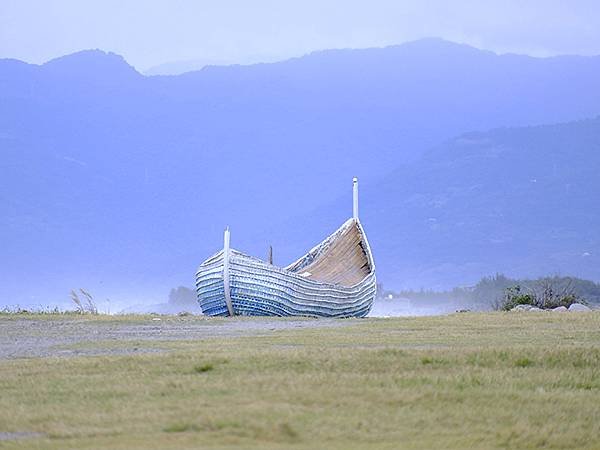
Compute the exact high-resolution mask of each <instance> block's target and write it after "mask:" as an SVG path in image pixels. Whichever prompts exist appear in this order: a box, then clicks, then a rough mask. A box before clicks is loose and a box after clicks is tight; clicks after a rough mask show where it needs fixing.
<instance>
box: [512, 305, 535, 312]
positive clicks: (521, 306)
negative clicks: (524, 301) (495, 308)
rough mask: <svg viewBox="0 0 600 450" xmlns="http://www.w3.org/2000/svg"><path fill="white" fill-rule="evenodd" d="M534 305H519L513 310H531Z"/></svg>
mask: <svg viewBox="0 0 600 450" xmlns="http://www.w3.org/2000/svg"><path fill="white" fill-rule="evenodd" d="M531 308H533V306H531V305H517V306H515V307H514V308H513V309H511V311H529V310H530V309H531Z"/></svg>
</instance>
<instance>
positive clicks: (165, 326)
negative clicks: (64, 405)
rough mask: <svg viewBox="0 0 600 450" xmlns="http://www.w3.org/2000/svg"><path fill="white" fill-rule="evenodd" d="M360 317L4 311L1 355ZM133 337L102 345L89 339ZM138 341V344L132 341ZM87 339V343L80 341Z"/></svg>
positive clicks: (326, 324) (102, 350)
mask: <svg viewBox="0 0 600 450" xmlns="http://www.w3.org/2000/svg"><path fill="white" fill-rule="evenodd" d="M353 323H357V320H356V319H346V320H340V319H280V318H262V317H259V318H234V319H215V318H206V317H202V316H186V317H177V316H161V317H148V316H140V318H129V317H128V318H127V319H123V318H118V319H115V320H111V319H110V318H101V319H95V318H90V317H81V318H78V317H72V316H67V317H61V316H52V317H43V318H36V317H31V318H28V317H16V316H5V317H0V360H6V359H14V358H36V357H47V356H58V357H60V356H66V357H68V356H79V355H105V354H131V353H143V352H146V353H147V352H157V351H164V349H160V348H157V347H156V346H146V347H145V346H144V342H149V341H177V340H195V339H207V338H215V337H236V336H246V335H257V334H268V333H272V332H275V331H278V330H290V329H306V328H330V327H339V326H345V325H350V324H353ZM120 341H121V342H125V341H128V342H131V343H132V345H131V346H129V345H125V346H118V345H117V346H111V345H107V346H106V347H102V345H98V346H92V345H91V346H89V348H86V345H85V344H87V343H92V344H93V343H95V342H96V343H98V342H101V343H104V342H108V343H109V344H110V343H112V342H115V343H119V342H120ZM135 343H139V345H133V344H135ZM81 344H83V345H81Z"/></svg>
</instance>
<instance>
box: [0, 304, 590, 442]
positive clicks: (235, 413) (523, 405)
mask: <svg viewBox="0 0 600 450" xmlns="http://www.w3.org/2000/svg"><path fill="white" fill-rule="evenodd" d="M2 320H10V319H0V327H1V326H2ZM48 320H52V319H48ZM82 320H84V321H88V322H89V321H93V320H94V319H90V318H85V319H82ZM99 320H105V319H99ZM116 320H118V319H116ZM126 320H127V321H128V322H131V321H134V320H135V319H133V318H127V319H126ZM258 320H260V319H258ZM86 345H88V346H89V345H92V346H93V345H96V346H100V347H101V346H102V345H105V344H103V343H102V342H96V343H91V344H90V343H88V344H86ZM122 345H127V342H124V343H123V344H122ZM161 345H162V346H163V347H164V348H168V349H170V350H169V351H168V352H164V353H159V354H145V355H130V356H102V357H100V356H97V357H77V358H34V359H17V360H4V361H0V432H17V431H18V432H23V431H26V432H37V433H42V434H43V436H41V437H36V438H31V439H26V440H17V441H0V448H44V449H45V448H48V449H100V448H118V449H138V448H139V449H163V448H178V449H188V448H189V449H192V448H215V449H217V448H244V449H252V448H257V449H258V448H268V449H279V448H281V449H283V448H297V449H314V448H328V449H329V448H332V449H336V448H339V449H352V448H378V449H379V448H390V449H396V448H411V449H413V448H414V449H434V448H457V449H459V448H560V449H564V448H577V449H580V448H590V449H592V448H600V406H599V405H600V313H581V314H577V313H568V314H558V313H493V314H456V315H451V316H446V317H423V318H395V319H366V320H355V321H352V322H351V325H349V326H346V327H337V328H330V329H310V330H301V331H297V330H283V331H276V332H269V333H263V335H261V336H245V337H229V338H226V337H222V338H219V339H218V340H216V339H209V340H201V341H196V342H190V341H177V342H169V343H161Z"/></svg>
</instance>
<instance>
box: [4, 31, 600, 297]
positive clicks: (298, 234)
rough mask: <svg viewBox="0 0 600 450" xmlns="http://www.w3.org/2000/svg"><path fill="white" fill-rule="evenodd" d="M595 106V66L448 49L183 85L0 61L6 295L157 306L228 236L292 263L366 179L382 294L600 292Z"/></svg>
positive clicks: (210, 74) (599, 83)
mask: <svg viewBox="0 0 600 450" xmlns="http://www.w3.org/2000/svg"><path fill="white" fill-rule="evenodd" d="M582 93H583V94H582ZM599 114H600V57H579V56H564V57H553V58H532V57H527V56H519V55H496V54H494V53H491V52H487V51H482V50H477V49H474V48H472V47H468V46H465V45H457V44H453V43H450V42H447V41H442V40H438V39H426V40H421V41H416V42H412V43H408V44H404V45H400V46H394V47H388V48H382V49H366V50H331V51H322V52H317V53H313V54H310V55H307V56H305V57H301V58H295V59H291V60H288V61H283V62H278V63H271V64H256V65H251V66H225V67H213V66H210V67H205V68H204V69H202V70H200V71H196V72H190V73H185V74H182V75H177V76H143V75H141V74H139V73H138V72H136V71H135V69H133V68H132V67H131V66H129V65H128V64H127V63H126V62H125V61H124V60H123V58H121V57H120V56H118V55H115V54H112V53H105V52H102V51H98V50H92V51H84V52H80V53H76V54H73V55H68V56H65V57H62V58H58V59H55V60H53V61H50V62H48V63H46V64H43V65H41V66H37V65H30V64H26V63H23V62H20V61H16V60H0V117H1V118H2V120H1V122H0V149H1V152H2V153H1V157H0V167H1V169H2V177H1V179H0V240H1V241H2V247H3V250H2V252H0V260H1V261H2V265H3V267H5V270H4V272H5V276H4V277H3V283H2V286H0V298H1V299H2V301H1V302H2V303H4V304H15V303H21V304H27V303H34V304H38V303H42V304H47V303H49V302H56V301H59V300H61V299H62V298H63V297H64V298H66V297H67V295H68V290H69V289H71V288H73V287H86V288H87V289H89V290H91V291H92V292H96V293H97V294H98V295H99V296H102V297H105V296H110V297H111V299H117V301H119V300H123V301H125V300H128V299H131V300H133V301H140V300H144V301H145V300H148V301H157V300H161V299H164V298H165V297H166V295H167V293H168V292H169V290H170V289H171V288H172V287H175V286H178V285H181V284H183V285H191V284H192V282H193V281H192V280H193V274H194V271H195V268H196V266H197V265H198V264H199V263H200V262H201V261H202V260H203V259H204V258H205V257H206V256H208V255H209V254H211V253H213V252H215V251H217V250H218V249H219V248H220V247H221V243H222V230H223V228H224V227H225V225H229V226H230V227H231V229H232V245H233V246H234V247H235V248H237V249H239V250H242V251H245V252H248V253H252V254H256V255H258V256H261V255H263V254H266V249H267V248H268V245H269V244H273V245H274V247H275V259H276V262H277V263H279V264H286V263H288V262H290V261H291V260H292V259H294V258H295V257H297V256H300V254H302V253H303V252H305V251H306V250H308V249H309V248H310V247H311V246H312V245H314V244H315V243H317V242H318V241H319V240H320V239H321V238H323V237H324V236H325V235H326V234H327V233H329V232H331V231H333V229H335V228H336V227H337V226H338V225H339V224H340V223H341V222H342V221H343V220H345V219H346V218H347V217H348V216H349V215H350V212H351V205H350V187H351V179H352V176H355V175H356V176H359V177H360V181H361V219H362V221H363V223H364V225H365V228H366V230H367V233H368V235H369V238H370V241H371V244H372V246H373V251H374V254H375V258H376V263H377V270H378V273H379V280H380V281H382V282H383V283H384V284H387V285H389V286H390V287H397V288H407V287H413V288H418V287H421V286H430V287H447V286H451V285H455V284H468V283H471V282H473V281H476V280H477V279H479V278H480V277H481V276H482V275H487V274H490V273H493V272H495V271H504V272H506V273H507V274H509V275H512V276H536V275H540V274H545V273H548V272H552V273H556V272H560V273H563V274H565V273H569V274H573V275H579V276H583V277H588V278H593V279H596V280H598V279H600V264H598V255H600V248H599V247H600V240H599V238H598V234H597V232H596V230H597V229H598V225H600V210H599V209H598V207H597V206H596V199H597V198H598V194H599V193H600V181H599V179H598V177H597V173H598V169H599V168H600V167H599V166H600V148H599V147H600V119H597V118H595V117H597V116H598V115H599ZM561 122H564V123H562V124H561ZM567 122H568V123H567ZM5 299H7V300H5Z"/></svg>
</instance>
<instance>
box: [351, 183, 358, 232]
mask: <svg viewBox="0 0 600 450" xmlns="http://www.w3.org/2000/svg"><path fill="white" fill-rule="evenodd" d="M352 217H354V220H356V221H357V222H358V178H356V177H354V178H353V179H352Z"/></svg>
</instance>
